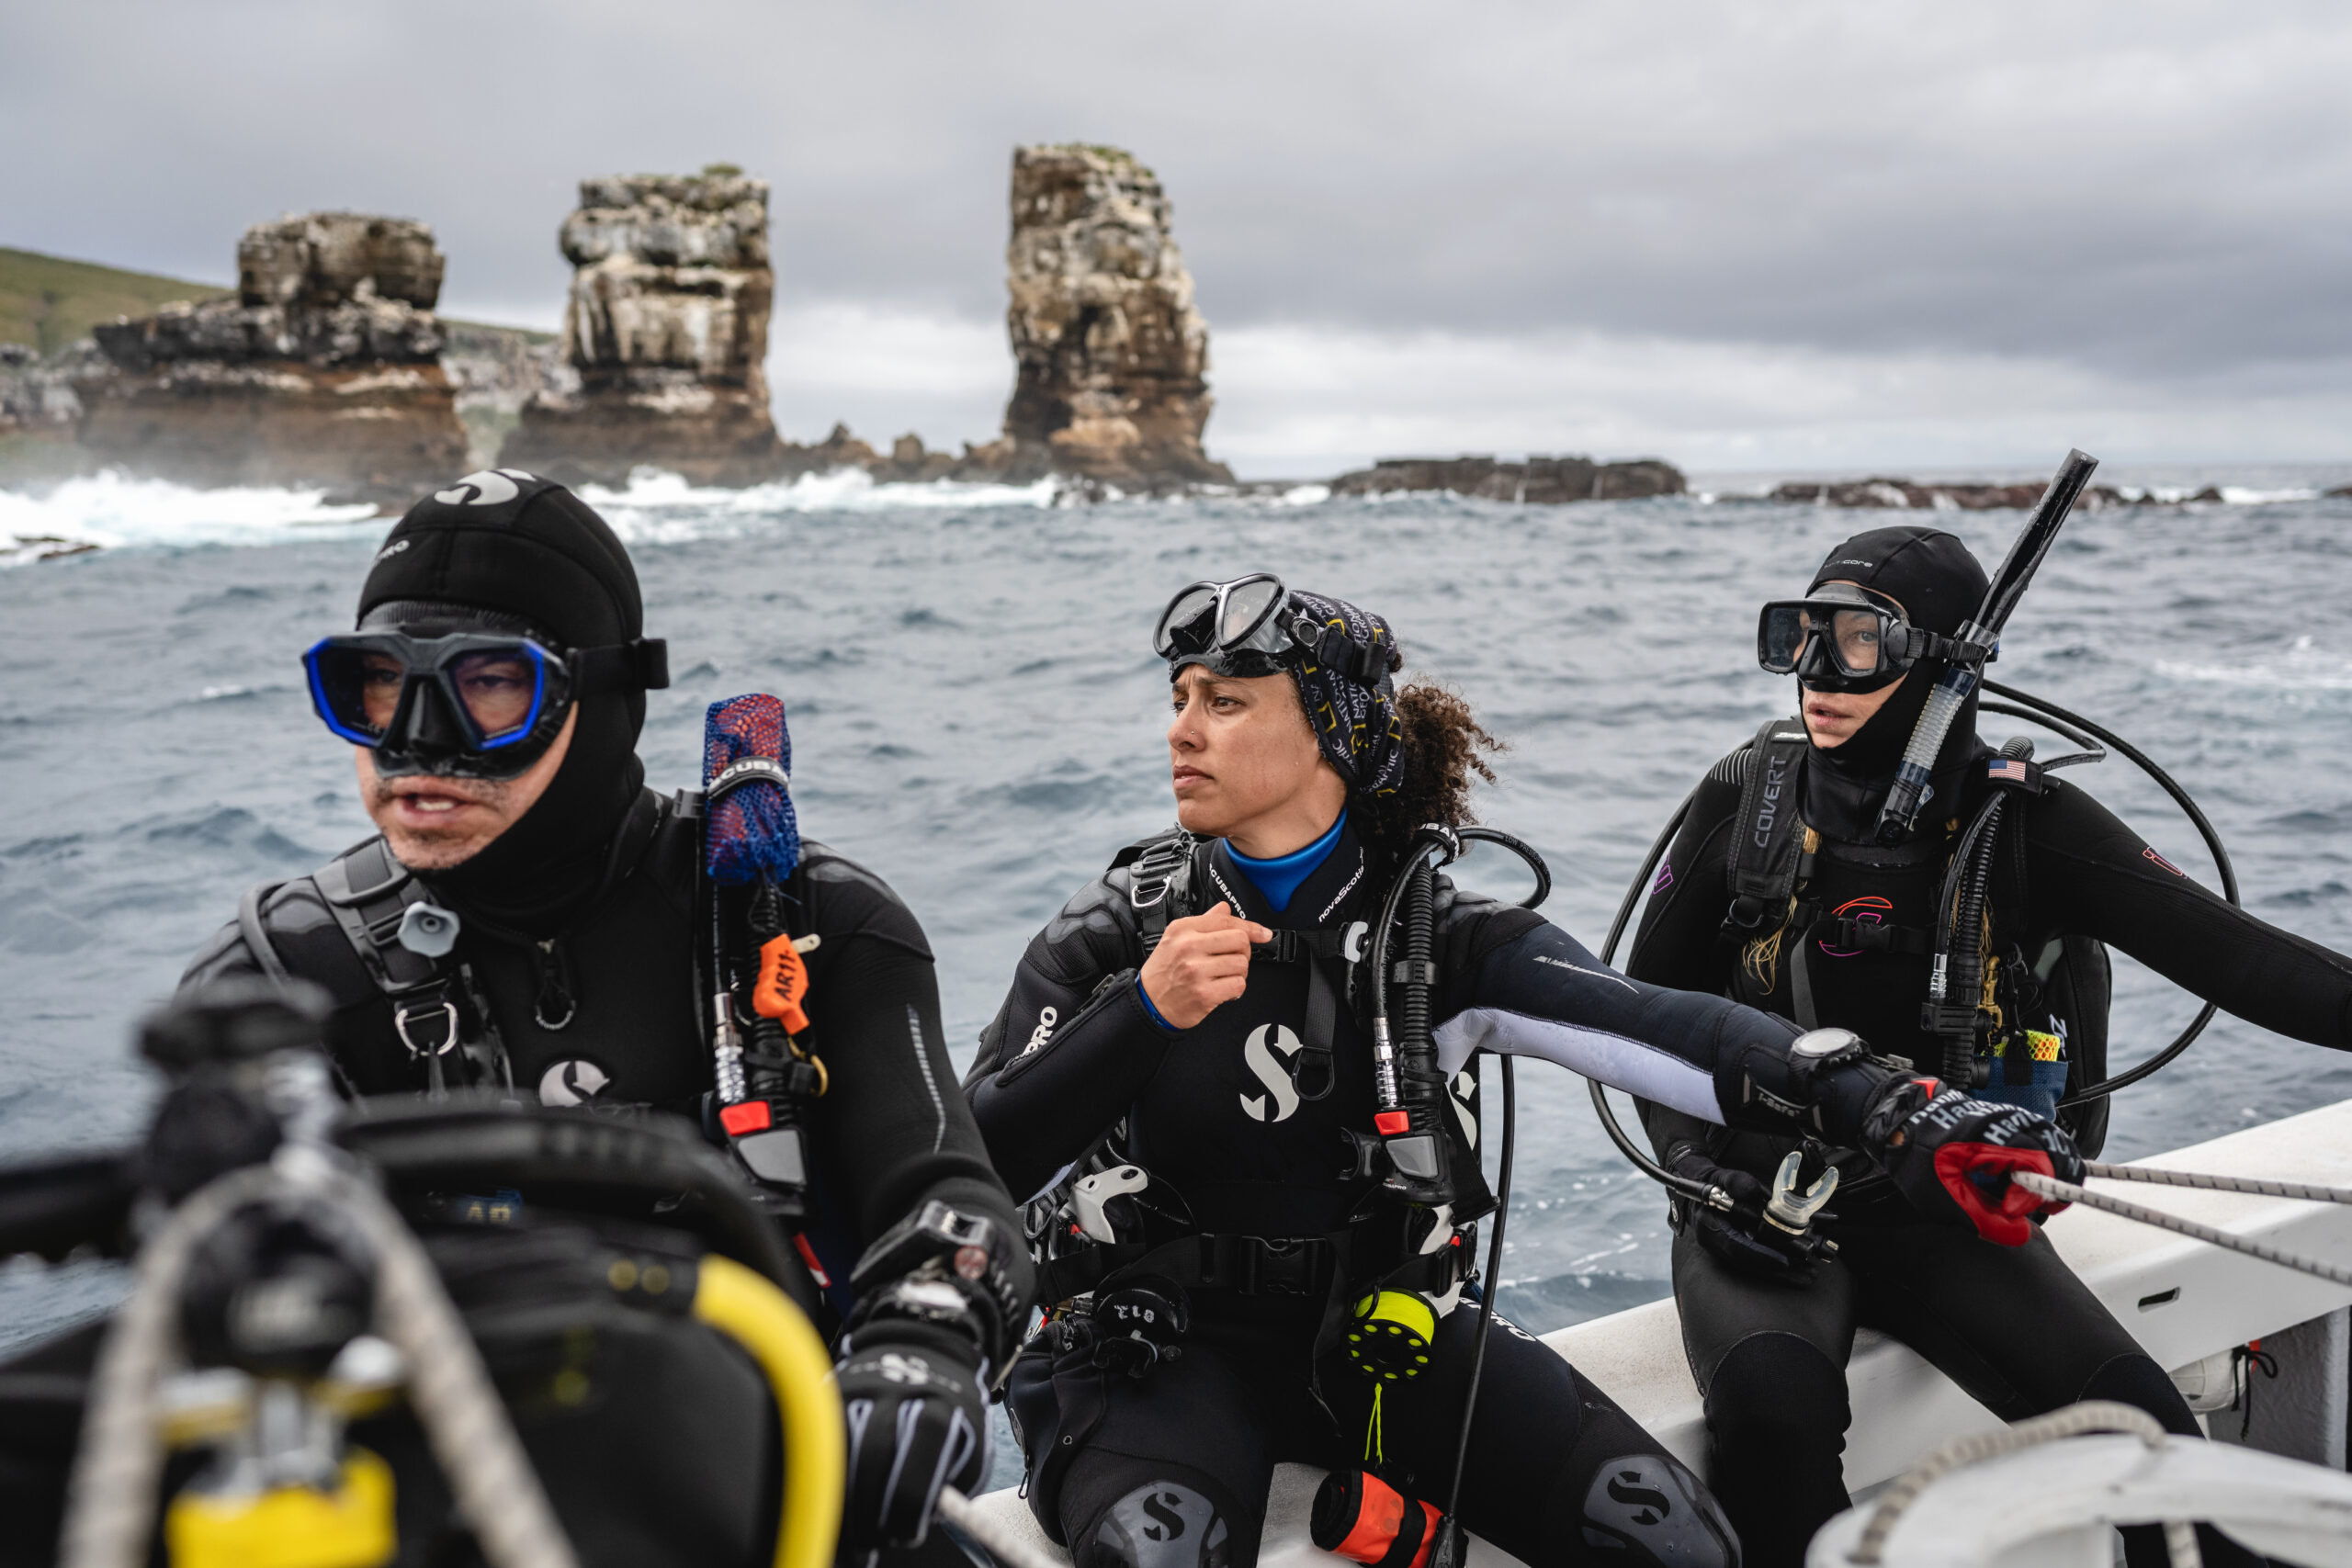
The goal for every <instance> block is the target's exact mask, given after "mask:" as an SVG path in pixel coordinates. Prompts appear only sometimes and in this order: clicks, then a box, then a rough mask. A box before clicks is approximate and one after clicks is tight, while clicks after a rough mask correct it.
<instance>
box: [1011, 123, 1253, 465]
mask: <svg viewBox="0 0 2352 1568" xmlns="http://www.w3.org/2000/svg"><path fill="white" fill-rule="evenodd" d="M1005 261H1006V271H1007V279H1006V281H1007V284H1008V287H1009V288H1010V289H1011V291H1012V305H1011V308H1010V309H1009V310H1007V311H1006V313H1005V322H1006V325H1007V327H1008V328H1009V329H1010V331H1011V333H1012V353H1013V357H1014V358H1015V359H1016V360H1018V361H1019V364H1020V373H1019V379H1018V380H1017V381H1016V383H1015V384H1014V386H1013V389H1012V401H1011V402H1010V403H1009V404H1007V405H1006V407H1005V411H1004V438H1003V439H1002V440H1001V441H998V442H994V443H991V444H990V445H989V446H986V447H981V448H978V449H976V451H975V452H974V453H973V458H974V459H975V461H976V462H977V463H978V465H981V466H986V467H989V468H995V469H997V470H998V471H1000V472H1001V473H1003V474H1004V475H1005V477H1007V478H1011V479H1017V480H1027V479H1035V478H1036V477H1037V476H1039V475H1040V474H1044V473H1047V472H1057V473H1069V474H1077V475H1081V476H1083V477H1085V478H1087V479H1095V480H1099V481H1102V482H1104V483H1109V484H1116V485H1142V486H1150V487H1161V486H1167V485H1170V484H1187V483H1200V482H1204V481H1208V482H1230V481H1231V479H1232V478H1233V475H1232V473H1231V471H1230V470H1228V469H1227V468H1226V467H1225V465H1224V464H1222V463H1215V462H1211V461H1210V460H1209V458H1208V457H1207V455H1206V454H1205V453H1204V452H1203V451H1202V449H1201V430H1202V427H1203V426H1204V425H1205V424H1206V423H1208V417H1209V408H1210V398H1209V389H1208V366H1209V329H1208V323H1207V322H1206V321H1203V320H1202V319H1201V313H1200V312H1199V311H1198V310H1194V309H1193V275H1192V274H1191V273H1189V272H1187V271H1185V270H1184V258H1183V255H1182V253H1180V252H1179V251H1178V250H1177V248H1176V241H1175V238H1174V236H1173V235H1172V234H1171V233H1170V229H1169V202H1168V197H1167V196H1166V194H1165V193H1163V192H1162V191H1161V190H1160V188H1159V176H1158V175H1154V174H1153V173H1152V172H1151V171H1150V170H1149V169H1147V168H1145V167H1144V166H1143V165H1142V164H1138V163H1136V161H1135V159H1134V158H1133V157H1131V156H1129V155H1128V154H1127V153H1125V152H1120V151H1119V150H1118V149H1116V148H1113V147H1087V146H1076V145H1072V146H1062V147H1022V148H1017V149H1015V150H1014V152H1013V154H1012V243H1011V244H1010V245H1008V246H1007V247H1006V250H1005Z"/></svg>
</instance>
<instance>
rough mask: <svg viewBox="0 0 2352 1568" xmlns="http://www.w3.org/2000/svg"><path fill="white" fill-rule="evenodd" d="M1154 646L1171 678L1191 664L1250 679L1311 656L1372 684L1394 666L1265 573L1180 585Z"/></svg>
mask: <svg viewBox="0 0 2352 1568" xmlns="http://www.w3.org/2000/svg"><path fill="white" fill-rule="evenodd" d="M1151 650H1152V651H1153V652H1154V653H1157V654H1158V655H1159V657H1160V658H1162V659H1165V660H1168V668H1169V675H1170V679H1173V678H1174V676H1175V672H1176V671H1178V670H1180V669H1182V667H1183V666H1185V665H1187V664H1198V665H1201V666H1202V667H1204V669H1206V670H1207V671H1209V672H1210V673H1211V674H1213V675H1230V676H1235V677H1237V678H1239V679H1243V680H1248V679H1250V678H1251V677H1254V676H1260V675H1272V674H1277V673H1279V672H1281V671H1285V670H1293V669H1296V668H1297V667H1298V666H1300V665H1302V664H1306V663H1309V662H1312V663H1315V664H1319V665H1322V666H1325V667H1326V668H1328V669H1329V670H1331V671H1334V672H1335V673H1337V674H1339V675H1340V676H1341V677H1342V678H1344V679H1346V680H1350V681H1353V682H1356V683H1357V684H1358V685H1360V686H1374V685H1377V684H1378V683H1379V681H1380V678H1381V676H1382V674H1383V673H1385V671H1386V670H1387V668H1388V660H1387V655H1386V653H1385V651H1383V650H1375V649H1370V648H1360V647H1358V646H1357V645H1356V644H1355V643H1354V642H1352V641H1351V640H1350V638H1349V637H1348V635H1347V629H1346V627H1344V626H1338V625H1326V624H1323V623H1319V622H1317V621H1316V620H1315V619H1314V618H1312V617H1311V616H1308V615H1303V614H1300V613H1299V612H1298V610H1297V607H1296V605H1295V604H1294V602H1293V601H1292V599H1291V596H1290V591H1289V590H1288V589H1286V588H1284V587H1283V581H1282V579H1280V578H1278V577H1276V576H1274V575H1273V574H1272V573H1271V572H1264V571H1254V572H1251V573H1250V575H1249V576H1247V577H1237V578H1235V579H1233V580H1232V581H1229V582H1195V583H1193V584H1191V585H1190V586H1188V587H1185V588H1182V589H1180V590H1179V591H1178V592H1177V594H1176V597H1174V598H1173V599H1170V601H1169V602H1168V607H1167V608H1166V609H1164V610H1162V611H1160V612H1159V622H1158V623H1157V624H1156V625H1155V626H1153V627H1152V633H1151Z"/></svg>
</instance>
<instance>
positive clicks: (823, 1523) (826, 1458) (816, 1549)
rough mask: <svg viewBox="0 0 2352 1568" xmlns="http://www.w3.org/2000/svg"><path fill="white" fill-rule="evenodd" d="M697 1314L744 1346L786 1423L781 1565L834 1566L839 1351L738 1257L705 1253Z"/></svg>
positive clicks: (839, 1486) (840, 1445)
mask: <svg viewBox="0 0 2352 1568" xmlns="http://www.w3.org/2000/svg"><path fill="white" fill-rule="evenodd" d="M695 1316H696V1317H698V1318H700V1319H702V1321H703V1322H705V1323H707V1324H708V1325H711V1326H712V1327H713V1328H716V1329H718V1331H719V1332H720V1333H722V1334H725V1335H727V1336H728V1337H729V1338H731V1339H733V1340H734V1341H735V1342H736V1343H737V1344H739V1345H741V1346H742V1348H743V1349H744V1350H745V1352H746V1353H748V1354H749V1355H750V1356H751V1358H752V1360H753V1361H755V1362H757V1363H758V1364H759V1369H760V1371H761V1372H762V1373H763V1374H764V1375H765V1377H766V1378H767V1382H768V1391H769V1392H770V1393H773V1394H774V1395H775V1408H776V1414H777V1416H778V1417H779V1418H780V1419H781V1420H782V1422H783V1425H784V1502H783V1506H782V1513H781V1515H780V1517H778V1519H777V1522H776V1532H775V1558H774V1562H775V1568H830V1564H831V1562H832V1561H833V1546H834V1542H835V1538H836V1537H837V1536H838V1535H839V1534H840V1531H841V1519H842V1495H843V1489H844V1487H845V1485H846V1482H845V1480H844V1477H845V1476H846V1474H847V1468H848V1459H847V1450H848V1441H847V1438H845V1436H844V1435H843V1434H844V1427H843V1425H842V1401H841V1394H840V1393H839V1392H838V1391H837V1390H836V1389H835V1387H834V1384H833V1363H832V1358H831V1357H830V1356H828V1355H826V1354H825V1342H824V1341H823V1340H821V1339H820V1338H818V1337H817V1331H816V1330H815V1329H814V1328H812V1327H811V1326H809V1317H808V1314H806V1313H803V1312H802V1311H801V1310H800V1309H799V1308H798V1307H797V1306H796V1305H794V1304H793V1302H792V1299H791V1298H790V1297H789V1296H786V1294H785V1293H784V1292H782V1291H779V1290H777V1289H776V1288H775V1285H774V1284H773V1283H771V1282H770V1281H769V1280H763V1279H762V1278H761V1277H760V1276H759V1275H757V1274H755V1273H753V1272H752V1270H751V1269H746V1268H744V1267H743V1266H742V1265H741V1264H740V1263H738V1262H736V1261H734V1260H733V1259H732V1258H721V1257H718V1256H717V1255H716V1254H714V1255H712V1256H710V1257H707V1258H704V1259H703V1260H702V1265H701V1269H700V1270H699V1273H698V1275H697V1278H696V1280H695Z"/></svg>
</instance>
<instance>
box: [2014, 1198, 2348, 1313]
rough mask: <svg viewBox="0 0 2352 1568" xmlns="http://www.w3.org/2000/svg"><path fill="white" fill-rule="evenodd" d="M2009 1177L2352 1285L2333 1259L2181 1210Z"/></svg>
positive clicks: (2091, 1206)
mask: <svg viewBox="0 0 2352 1568" xmlns="http://www.w3.org/2000/svg"><path fill="white" fill-rule="evenodd" d="M2009 1179H2010V1180H2012V1181H2015V1182H2016V1183H2018V1185H2019V1186H2021V1187H2023V1188H2024V1189H2025V1190H2027V1191H2029V1192H2030V1193H2032V1194H2034V1195H2035V1196H2036V1197H2039V1198H2047V1199H2050V1200H2051V1201H2053V1202H2059V1203H2080V1204H2082V1205H2083V1206H2084V1207H2085V1208H2089V1209H2098V1210H2101V1211H2103V1212H2105V1213H2110V1214H2117V1215H2120V1216H2121V1217H2122V1218H2124V1219H2127V1220H2137V1221H2139V1222H2140V1224H2143V1225H2154V1226H2155V1227H2156V1228H2157V1229H2158V1230H2167V1231H2171V1232H2173V1233H2174V1234H2175V1235H2185V1236H2189V1237H2191V1238H2193V1239H2195V1240H2198V1241H2201V1242H2206V1243H2209V1244H2210V1245H2211V1246H2214V1247H2227V1248H2228V1249H2229V1250H2230V1251H2232V1252H2243V1253H2245V1255H2246V1256H2247V1257H2248V1258H2261V1259H2262V1260H2263V1261H2264V1262H2265V1263H2276V1264H2277V1265H2278V1267H2279V1268H2281V1269H2294V1270H2295V1271H2296V1272H2298V1273H2301V1274H2311V1275H2314V1276H2316V1277H2318V1278H2319V1279H2322V1280H2331V1281H2333V1282H2334V1283H2335V1284H2338V1285H2352V1269H2341V1268H2338V1267H2336V1266H2335V1264H2333V1263H2322V1262H2320V1261H2319V1260H2318V1259H2316V1258H2302V1257H2298V1256H2297V1255H2296V1254H2294V1253H2291V1252H2281V1251H2279V1250H2278V1248H2277V1247H2271V1246H2268V1245H2267V1244H2265V1243H2263V1242H2258V1241H2248V1240H2247V1239H2246V1238H2245V1237H2244V1236H2240V1235H2231V1234H2230V1233H2229V1232H2227V1231H2224V1230H2216V1229H2214V1228H2213V1227H2212V1226H2211V1225H2200V1224H2198V1223H2197V1222H2196V1221H2195V1220H2184V1219H2182V1218H2181V1217H2180V1216H2179V1215H2178V1214H2167V1213H2164V1212H2163V1211H2162V1210H2158V1209H2143V1208H2142V1207H2141V1206H2140V1205H2139V1204H2137V1203H2127V1202H2125V1201H2123V1200H2122V1199H2120V1198H2110V1197H2109V1196H2107V1194H2105V1193H2104V1192H2093V1191H2091V1190H2089V1189H2087V1188H2083V1187H2077V1186H2075V1184H2074V1183H2073V1182H2071V1181H2058V1180H2055V1179H2052V1178H2050V1177H2047V1176H2041V1175H2039V1174H2037V1173H2035V1172H2033V1171H2030V1170H2019V1171H2013V1172H2011V1173H2010V1177H2009Z"/></svg>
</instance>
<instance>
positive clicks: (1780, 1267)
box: [1667, 1143, 1814, 1285]
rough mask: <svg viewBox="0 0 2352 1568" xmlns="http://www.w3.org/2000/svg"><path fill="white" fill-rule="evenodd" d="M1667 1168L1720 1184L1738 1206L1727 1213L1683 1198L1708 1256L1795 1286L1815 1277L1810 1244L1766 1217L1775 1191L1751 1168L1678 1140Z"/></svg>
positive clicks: (1754, 1275)
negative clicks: (1737, 1167) (1722, 1160)
mask: <svg viewBox="0 0 2352 1568" xmlns="http://www.w3.org/2000/svg"><path fill="white" fill-rule="evenodd" d="M1667 1168H1668V1169H1669V1170H1671V1171H1673V1172H1674V1174H1675V1175H1677V1176H1681V1177H1687V1178H1689V1179H1691V1180H1693V1181H1703V1182H1706V1183H1707V1184H1708V1185H1709V1186H1711V1187H1720V1188H1722V1189H1723V1190H1724V1191H1725V1192H1727V1193H1729V1194H1730V1195H1731V1199H1732V1201H1733V1202H1735V1203H1736V1204H1738V1205H1739V1207H1738V1208H1737V1209H1736V1210H1734V1211H1733V1212H1731V1213H1724V1212H1723V1211H1722V1210H1721V1209H1716V1208H1712V1207H1710V1206H1709V1205H1707V1204H1705V1203H1702V1202H1699V1201H1695V1200H1693V1199H1690V1198H1684V1199H1681V1200H1680V1201H1681V1203H1682V1210H1683V1213H1684V1214H1685V1215H1687V1216H1688V1218H1687V1220H1686V1221H1685V1223H1686V1224H1689V1225H1690V1226H1691V1230H1692V1232H1693V1234H1695V1235H1697V1237H1698V1239H1699V1245H1700V1246H1701V1247H1704V1248H1705V1249H1706V1250H1707V1253H1708V1255H1709V1256H1711V1257H1713V1258H1715V1259H1716V1260H1717V1261H1719V1262H1721V1263H1722V1264H1723V1265H1724V1267H1725V1268H1727V1269H1732V1270H1734V1271H1735V1272H1737V1273H1741V1274H1746V1275H1747V1276H1749V1277H1750V1278H1753V1279H1759V1280H1780V1281H1781V1282H1782V1283H1785V1284H1791V1285H1805V1284H1810V1283H1812V1282H1813V1276H1814V1258H1813V1252H1812V1249H1811V1248H1808V1247H1801V1246H1799V1245H1797V1241H1796V1238H1795V1237H1794V1236H1792V1235H1789V1234H1788V1233H1787V1232H1786V1231H1783V1230H1781V1229H1778V1228H1777V1227H1775V1226H1772V1225H1770V1224H1766V1223H1765V1221H1764V1205H1765V1203H1766V1202H1767V1201H1770V1198H1771V1196H1772V1192H1771V1189H1770V1188H1769V1187H1767V1186H1765V1184H1764V1183H1763V1182H1761V1181H1759V1180H1758V1179H1756V1178H1755V1177H1753V1176H1751V1175H1749V1174H1748V1173H1747V1171H1744V1170H1735V1169H1733V1168H1731V1167H1729V1166H1724V1165H1717V1164H1716V1163H1715V1162H1714V1161H1713V1160H1712V1159H1709V1158H1708V1157H1707V1153H1706V1151H1705V1150H1704V1149H1702V1148H1700V1147H1699V1146H1698V1145H1695V1144H1687V1143H1686V1144H1678V1145H1675V1147H1674V1149H1673V1150H1672V1151H1671V1155H1670V1157H1669V1158H1668V1160H1667Z"/></svg>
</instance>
